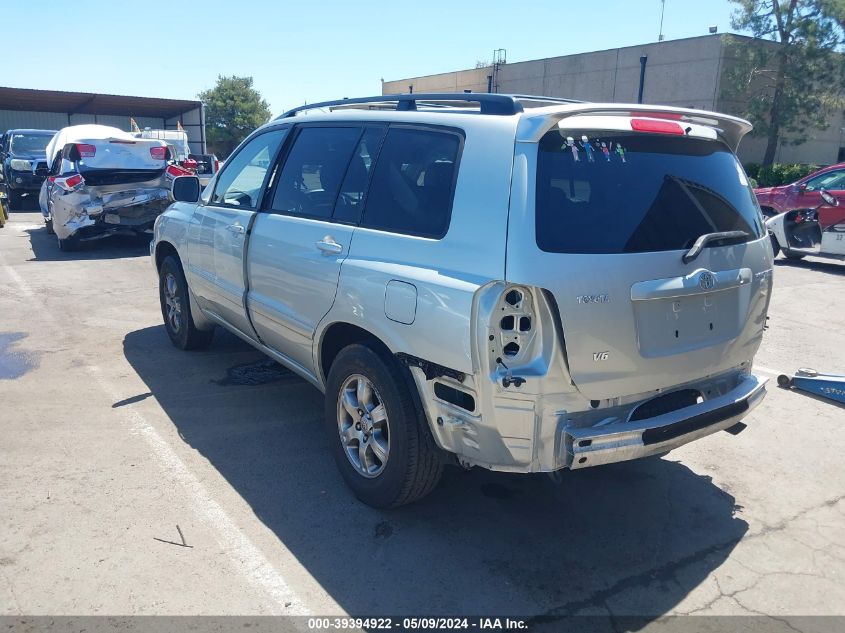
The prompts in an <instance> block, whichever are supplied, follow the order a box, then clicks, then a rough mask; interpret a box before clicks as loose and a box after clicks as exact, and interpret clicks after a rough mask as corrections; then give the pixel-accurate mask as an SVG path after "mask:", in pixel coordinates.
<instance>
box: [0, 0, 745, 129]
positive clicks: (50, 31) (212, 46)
mask: <svg viewBox="0 0 845 633" xmlns="http://www.w3.org/2000/svg"><path fill="white" fill-rule="evenodd" d="M3 4H4V5H5V6H4V9H3V18H2V21H3V40H4V41H3V49H4V57H5V59H4V60H3V64H2V71H0V85H4V86H11V87H15V88H44V89H55V90H79V91H84V92H104V93H111V94H126V95H137V96H151V97H172V98H184V99H192V98H195V97H196V95H197V93H198V92H200V91H201V90H203V89H205V88H209V87H211V86H213V85H214V82H215V80H216V78H217V76H218V75H221V74H223V75H232V74H235V75H250V76H252V77H254V78H255V87H256V88H258V90H259V91H260V92H261V94H262V95H263V96H264V98H265V99H267V101H268V102H269V103H270V107H271V109H272V111H273V113H274V114H279V113H281V112H282V111H284V110H285V109H287V108H289V107H292V106H296V105H301V104H302V103H303V102H305V101H308V102H314V101H321V100H326V99H335V98H341V97H355V96H370V95H376V94H381V83H380V80H381V79H382V78H383V79H385V80H391V79H403V78H405V77H414V76H418V75H428V74H434V73H438V72H446V71H450V70H459V69H463V68H472V67H474V66H475V62H476V61H477V60H484V61H489V60H490V58H491V56H492V51H493V49H496V48H505V49H507V54H508V61H509V62H516V61H523V60H529V59H537V58H540V57H552V56H555V55H565V54H569V53H580V52H586V51H593V50H602V49H607V48H615V47H618V46H629V45H635V44H642V43H645V42H653V41H656V40H657V35H658V32H659V26H660V7H661V2H660V0H547V1H530V0H509V1H507V2H504V1H501V0H486V1H482V0H425V1H414V2H408V1H402V0H390V1H388V0H371V1H366V0H359V1H358V2H351V1H346V2H344V1H341V0H321V1H319V2H315V1H313V0H312V1H311V2H309V1H307V0H301V1H299V2H287V1H281V0H280V1H278V2H272V1H268V0H230V1H222V0H170V1H168V2H164V1H160V0H144V1H143V2H132V1H130V0H100V1H95V0H73V1H72V2H71V1H63V0H41V1H38V0H30V1H28V2H27V1H24V2H21V1H19V0H8V1H7V2H4V3H3ZM732 10H733V6H732V5H731V3H730V2H729V1H728V0H666V11H665V18H664V23H663V32H664V34H665V36H666V39H678V38H683V37H692V36H696V35H704V34H706V33H707V27H709V26H711V25H716V26H718V27H719V32H720V33H721V32H725V31H729V30H730V15H731V12H732Z"/></svg>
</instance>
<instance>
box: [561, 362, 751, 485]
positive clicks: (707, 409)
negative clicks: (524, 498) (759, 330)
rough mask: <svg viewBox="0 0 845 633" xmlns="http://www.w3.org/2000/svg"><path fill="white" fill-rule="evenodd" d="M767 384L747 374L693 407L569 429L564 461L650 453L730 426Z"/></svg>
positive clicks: (595, 462)
mask: <svg viewBox="0 0 845 633" xmlns="http://www.w3.org/2000/svg"><path fill="white" fill-rule="evenodd" d="M766 382H767V379H765V378H760V377H758V376H754V375H747V376H746V377H745V378H744V379H742V380H741V381H740V382H739V384H738V385H737V386H736V387H735V388H734V389H732V390H731V391H729V392H728V393H726V394H724V395H722V396H718V397H716V398H713V399H711V400H706V401H705V402H702V403H700V404H697V405H694V406H691V407H684V408H683V409H678V410H676V411H672V412H670V413H665V414H663V415H658V416H655V417H652V418H646V419H644V420H637V421H636V422H617V423H613V424H608V425H605V426H600V425H599V426H592V427H586V428H566V429H565V430H564V432H563V434H562V436H561V443H562V445H561V447H560V450H561V457H562V459H561V462H563V463H564V464H565V465H566V467H568V468H571V469H576V468H587V467H589V466H599V465H601V464H611V463H614V462H622V461H627V460H630V459H637V458H640V457H648V456H650V455H657V454H660V453H665V452H667V451H670V450H672V449H674V448H678V447H679V446H682V445H684V444H686V443H688V442H691V441H693V440H696V439H698V438H700V437H704V436H705V435H710V434H711V433H715V432H716V431H722V430H724V429H727V428H730V427H731V426H733V425H735V424H736V423H737V422H739V421H740V420H741V419H742V418H743V417H745V416H746V415H747V414H748V413H749V412H750V411H751V410H752V409H753V408H754V407H756V406H757V405H758V404H760V401H761V400H762V399H763V397H764V396H765V395H766Z"/></svg>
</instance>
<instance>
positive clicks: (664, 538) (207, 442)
mask: <svg viewBox="0 0 845 633" xmlns="http://www.w3.org/2000/svg"><path fill="white" fill-rule="evenodd" d="M775 286H776V289H775V293H774V297H773V302H772V306H771V310H770V313H769V314H770V321H769V325H770V329H769V331H768V335H767V338H766V339H765V341H764V344H763V347H762V349H761V350H760V352H759V354H758V356H757V362H758V371H759V372H761V373H763V374H764V375H766V376H768V377H770V378H772V379H774V377H775V376H776V375H777V374H778V373H780V372H790V373H791V372H792V371H794V370H795V369H797V368H798V367H802V366H804V367H806V366H809V367H815V368H817V369H820V370H823V371H830V372H839V373H843V370H845V310H843V305H845V304H844V303H843V297H844V296H845V263H830V262H825V261H823V260H809V259H808V260H805V261H803V262H787V261H786V260H784V259H782V258H781V259H778V260H777V262H776V271H775ZM0 320H2V322H0V407H2V409H0V410H2V416H0V423H2V435H0V437H2V442H1V443H0V521H2V528H0V534H1V535H2V538H0V613H2V614H65V615H83V614H120V615H127V614H167V615H177V614H178V615H191V614H218V615H222V614H239V615H262V614H280V613H293V614H299V615H304V614H320V615H326V614H340V613H349V614H357V615H375V614H385V613H390V614H415V615H422V614H426V615H434V614H443V615H456V614H481V613H502V612H507V613H511V614H518V615H522V616H525V617H532V616H538V615H544V616H549V617H551V618H554V617H556V616H561V617H563V616H567V615H571V614H599V615H604V614H608V613H609V614H612V615H646V616H658V615H663V614H687V613H696V614H755V613H760V614H770V615H774V616H781V615H826V614H839V615H843V614H845V542H843V538H842V537H843V534H845V469H843V467H842V465H843V455H845V409H843V407H841V406H839V405H836V404H833V403H831V402H828V401H823V400H821V399H817V398H813V397H810V396H807V395H802V394H800V393H797V392H788V391H784V390H781V389H779V388H777V387H776V386H775V383H774V380H772V382H771V383H770V385H769V395H768V397H767V398H766V400H765V401H764V402H763V403H762V404H761V405H760V406H759V407H758V408H757V409H755V410H754V412H753V414H752V415H751V416H750V417H749V418H748V419H747V420H746V422H747V424H748V428H747V429H746V430H745V431H744V432H743V433H742V434H740V435H738V436H732V435H730V434H728V433H719V434H717V435H715V436H711V437H708V438H706V439H704V440H702V441H699V442H696V443H694V444H692V445H688V446H686V447H684V448H682V449H680V450H678V451H675V452H673V453H671V454H670V455H668V456H667V457H665V458H663V459H650V460H644V461H640V462H633V463H627V464H618V465H613V466H607V467H602V468H596V469H585V470H583V471H577V472H572V473H564V474H563V476H562V477H560V478H559V480H557V481H555V480H552V479H551V478H549V477H547V476H545V475H537V476H512V475H504V474H496V473H490V472H485V471H482V470H474V471H471V472H461V471H459V470H457V469H455V470H453V471H450V472H448V473H447V474H446V476H445V477H444V480H443V481H442V483H441V485H440V486H439V488H438V489H437V490H436V491H435V493H434V494H432V495H431V496H429V497H427V498H426V499H424V500H423V501H421V502H419V503H417V504H415V505H412V506H409V507H405V508H401V509H398V510H394V511H387V512H380V511H376V510H373V509H371V508H368V507H366V506H364V505H362V504H361V503H359V502H358V501H357V500H356V499H355V498H354V497H353V496H352V495H351V494H350V492H349V491H348V489H347V488H346V486H345V485H344V484H343V482H342V480H341V478H340V476H339V474H338V473H337V470H336V468H335V465H334V463H333V461H332V459H331V456H330V454H329V451H328V449H327V441H326V438H325V437H324V436H323V431H322V425H321V424H320V418H321V415H322V411H323V409H322V404H321V401H322V398H321V395H320V394H319V393H318V392H317V391H316V390H315V389H314V388H313V387H311V386H309V385H308V384H306V383H305V382H304V381H302V380H300V379H298V378H296V377H294V376H292V375H290V374H288V373H286V372H283V371H280V370H278V369H277V368H276V367H274V366H272V365H271V364H269V363H266V362H264V361H263V357H262V356H261V355H260V354H259V353H258V352H256V351H254V350H253V349H251V348H250V347H248V346H247V345H246V344H244V343H242V342H241V341H239V340H238V339H236V338H235V337H233V336H231V335H228V334H226V333H223V332H220V331H218V333H217V337H216V339H215V342H214V343H213V344H212V346H211V347H210V349H209V350H207V351H203V352H195V353H184V352H180V351H178V350H176V349H175V348H174V347H172V346H171V344H170V342H169V340H168V338H167V335H166V334H165V332H164V328H163V325H162V323H161V314H160V311H159V304H158V293H157V280H156V278H155V275H154V273H153V269H152V267H151V265H150V261H149V257H148V248H147V245H146V244H145V243H143V242H139V241H133V240H128V239H114V240H112V241H102V242H100V243H95V244H93V245H89V246H86V247H85V248H84V249H82V250H81V251H79V252H75V253H60V252H59V250H58V248H57V246H56V243H55V238H53V237H51V236H48V235H47V234H46V232H45V230H44V228H43V222H42V221H41V216H40V214H39V213H38V212H37V211H32V212H17V213H14V214H12V217H11V220H10V222H9V224H8V225H7V226H6V228H4V229H2V231H0ZM177 526H178V527H177ZM544 622H549V620H548V619H546V620H544Z"/></svg>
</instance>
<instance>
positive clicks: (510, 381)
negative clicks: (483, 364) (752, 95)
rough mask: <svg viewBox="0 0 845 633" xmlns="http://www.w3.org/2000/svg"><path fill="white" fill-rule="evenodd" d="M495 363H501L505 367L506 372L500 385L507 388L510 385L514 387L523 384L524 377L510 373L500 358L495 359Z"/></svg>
mask: <svg viewBox="0 0 845 633" xmlns="http://www.w3.org/2000/svg"><path fill="white" fill-rule="evenodd" d="M496 364H497V365H501V366H502V367H504V368H505V372H506V373H505V375H504V377H503V378H502V387H504V388H505V389H507V388H508V387H510V386H511V385H513V386H514V387H521V386H522V385H523V384H525V378H520V377H519V376H513V375H511V370H510V369H509V368H508V366H507V365H505V363H503V362H502V359H501V358H497V359H496Z"/></svg>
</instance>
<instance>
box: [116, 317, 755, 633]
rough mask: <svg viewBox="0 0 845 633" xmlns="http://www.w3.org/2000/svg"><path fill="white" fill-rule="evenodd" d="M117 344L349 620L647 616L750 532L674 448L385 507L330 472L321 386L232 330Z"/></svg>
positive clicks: (459, 478) (152, 335)
mask: <svg viewBox="0 0 845 633" xmlns="http://www.w3.org/2000/svg"><path fill="white" fill-rule="evenodd" d="M124 353H125V355H126V358H127V360H128V361H129V363H130V364H131V365H132V367H133V368H134V369H135V371H136V372H137V373H138V375H139V376H140V377H141V378H142V379H143V381H144V382H145V383H146V386H147V388H148V390H149V392H150V393H152V395H153V396H154V397H155V398H156V400H157V401H158V402H159V403H160V405H161V407H162V408H163V409H164V411H165V412H166V413H167V415H168V416H169V418H170V420H171V421H172V423H173V424H174V425H175V426H176V428H177V429H178V432H179V434H180V435H181V437H182V438H183V439H184V441H185V442H186V443H188V444H189V445H190V446H191V447H193V448H194V449H196V450H197V451H199V452H200V453H201V454H202V455H203V456H204V457H205V458H206V459H208V461H209V462H210V464H211V465H213V466H214V468H216V469H217V471H218V472H219V473H220V474H221V475H222V476H223V477H224V478H225V479H226V480H227V482H228V483H229V484H230V485H231V486H232V488H233V489H234V490H235V491H237V493H238V494H240V495H241V496H242V498H243V499H244V500H245V501H246V502H247V503H248V504H249V505H250V507H251V508H252V510H253V512H254V513H255V516H256V517H258V518H259V519H260V520H261V521H262V522H263V523H264V525H266V526H267V527H268V528H269V529H270V530H272V532H273V533H274V534H275V535H276V537H277V538H278V539H279V541H280V542H281V543H282V544H283V545H284V547H285V548H286V549H287V550H288V551H290V552H291V553H292V554H293V555H294V556H295V557H296V558H297V559H298V561H299V562H300V563H301V564H302V565H303V566H304V567H305V569H306V570H307V571H308V572H309V573H310V574H311V575H312V576H313V578H314V579H315V580H316V581H317V582H318V583H319V584H320V585H321V586H322V588H323V589H324V590H325V591H326V592H328V594H329V595H330V596H331V597H332V598H333V599H334V600H335V601H336V602H337V603H338V604H339V605H340V606H341V607H342V608H343V609H345V610H346V611H347V612H349V613H351V614H353V615H359V616H364V615H377V614H392V615H397V614H398V615H457V614H464V615H473V614H474V615H485V614H490V613H495V614H513V615H522V616H524V617H535V618H536V617H537V616H542V617H540V618H539V619H536V620H534V621H533V623H534V624H536V625H537V627H540V628H535V627H533V626H532V630H541V628H543V627H548V630H555V629H556V626H559V625H560V622H559V621H558V620H559V618H563V617H566V616H569V615H573V614H594V615H606V614H607V613H608V609H610V610H611V611H612V612H613V614H614V615H638V616H647V618H654V617H656V616H659V615H662V614H665V613H667V612H669V611H671V610H672V609H674V608H675V607H676V606H677V605H678V604H679V603H680V602H681V601H682V600H683V598H684V597H685V596H686V595H687V594H688V593H689V592H690V591H691V590H692V589H693V588H695V587H696V586H698V585H699V584H701V583H702V582H703V581H704V580H705V578H706V577H707V576H708V575H709V574H710V573H711V572H712V571H713V570H714V569H715V568H717V567H719V566H720V565H721V564H722V563H723V561H724V560H725V559H726V558H727V557H728V556H729V554H730V553H731V551H732V550H733V548H734V546H735V545H736V544H737V543H738V542H739V541H740V539H741V538H742V537H743V535H744V534H745V533H746V531H747V529H748V525H747V524H746V523H745V521H743V520H741V519H739V518H737V517H736V516H734V514H735V511H736V510H737V506H736V504H735V500H734V498H733V497H732V496H731V495H730V494H728V493H726V492H725V491H723V490H721V489H720V488H718V487H717V486H716V485H714V484H713V482H712V481H711V478H710V477H708V476H706V475H701V474H697V473H695V472H693V471H692V470H690V469H689V468H687V467H686V466H684V465H683V464H680V463H677V462H674V461H671V460H670V459H662V460H661V459H649V460H642V461H639V462H632V463H628V464H618V465H612V466H605V467H601V468H596V469H586V470H583V471H575V472H569V473H564V474H563V476H562V477H561V478H560V481H559V482H557V483H556V482H554V481H553V480H552V479H551V478H550V477H547V476H545V475H509V474H502V473H491V472H488V471H485V470H482V469H474V470H472V471H470V472H463V471H461V470H458V469H457V468H449V469H447V472H446V474H445V475H444V478H443V481H442V482H441V484H440V485H439V486H438V488H437V489H436V490H435V491H434V493H433V494H431V495H430V496H429V497H427V498H425V499H423V500H422V501H420V502H418V503H416V504H413V505H411V506H407V507H403V508H399V509H396V510H392V511H377V510H374V509H371V508H368V507H367V506H364V505H363V504H361V503H359V502H358V501H357V500H356V499H355V498H354V497H353V496H352V495H351V493H350V492H349V491H348V489H347V488H346V487H345V485H344V483H343V481H342V479H341V478H340V476H339V474H338V473H337V471H336V468H335V464H334V462H333V461H332V457H331V455H330V453H329V451H328V449H327V446H328V441H329V435H328V433H327V432H326V431H325V430H324V425H323V423H322V415H323V406H322V395H321V394H320V393H319V392H318V391H317V390H316V389H314V388H313V387H312V386H310V385H309V384H307V383H306V382H304V381H303V380H301V379H299V378H297V377H295V376H293V375H292V374H289V373H287V372H286V371H284V370H280V368H278V366H276V367H277V371H276V372H275V374H274V373H273V372H272V371H270V372H268V366H269V365H272V363H268V361H266V360H265V359H264V357H263V356H262V355H261V354H260V353H258V352H256V351H254V350H253V349H252V348H250V347H248V346H247V345H245V344H244V343H242V342H241V341H239V340H238V339H236V338H235V337H233V336H231V335H229V334H227V333H225V332H221V331H220V330H218V332H217V333H216V335H215V341H214V343H212V346H211V348H210V349H209V350H207V351H202V352H193V353H184V352H180V351H178V350H176V349H175V348H173V347H172V346H171V345H170V342H169V340H168V338H167V335H166V334H165V332H164V328H163V327H162V326H157V327H149V328H146V329H142V330H138V331H135V332H131V333H129V334H128V335H127V336H126V337H125V339H124ZM253 370H255V371H253ZM250 376H252V377H253V378H254V380H250ZM267 376H269V378H267ZM265 378H266V379H265ZM146 395H147V394H146V393H143V394H139V396H138V398H139V399H143V398H142V396H143V397H146ZM128 400H131V399H128ZM122 402H123V403H125V402H127V401H126V400H125V401H122ZM196 546H197V547H200V546H201V545H200V544H196ZM215 546H216V545H215Z"/></svg>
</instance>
